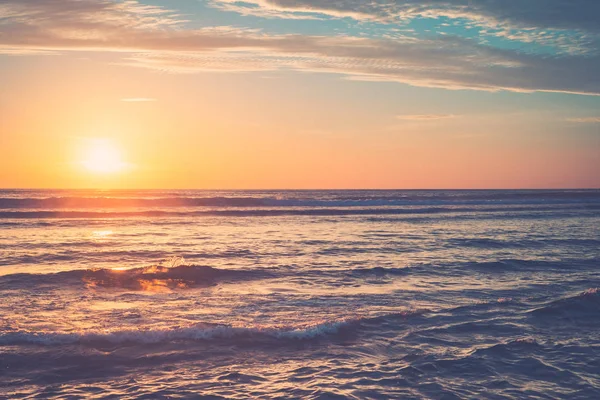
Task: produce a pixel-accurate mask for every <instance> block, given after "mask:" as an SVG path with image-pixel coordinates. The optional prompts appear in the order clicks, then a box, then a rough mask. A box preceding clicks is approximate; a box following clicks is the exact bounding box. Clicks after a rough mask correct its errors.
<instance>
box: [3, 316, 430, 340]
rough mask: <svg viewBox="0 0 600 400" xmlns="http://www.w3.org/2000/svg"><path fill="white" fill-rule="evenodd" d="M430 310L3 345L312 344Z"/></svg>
mask: <svg viewBox="0 0 600 400" xmlns="http://www.w3.org/2000/svg"><path fill="white" fill-rule="evenodd" d="M425 312H427V310H417V311H405V312H400V313H394V314H387V315H382V316H375V317H355V318H346V319H340V320H336V321H325V322H319V323H312V324H306V325H300V326H254V327H243V326H241V327H236V326H230V325H219V324H198V325H194V326H189V327H176V328H164V329H123V330H115V331H110V330H108V331H99V330H90V331H83V332H34V331H24V330H16V331H12V332H11V331H9V332H3V333H1V334H0V345H16V344H35V345H44V346H52V345H70V344H71V345H72V344H78V345H89V346H102V345H136V344H157V343H170V342H181V341H211V340H221V341H227V340H231V339H235V343H248V342H250V343H261V342H265V341H266V342H272V341H273V340H276V341H283V342H286V341H310V340H315V339H319V338H327V337H331V336H335V335H344V334H347V335H351V334H353V333H356V332H357V331H358V330H359V329H361V327H365V326H367V325H373V324H380V323H384V322H386V321H397V320H398V319H407V318H410V317H413V316H420V315H422V314H423V313H425Z"/></svg>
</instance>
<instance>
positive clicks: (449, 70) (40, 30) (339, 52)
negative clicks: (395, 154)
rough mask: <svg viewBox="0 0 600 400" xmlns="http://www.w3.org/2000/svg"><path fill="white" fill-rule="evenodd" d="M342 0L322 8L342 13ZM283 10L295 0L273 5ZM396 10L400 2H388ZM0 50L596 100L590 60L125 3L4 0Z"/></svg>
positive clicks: (598, 84) (596, 65)
mask: <svg viewBox="0 0 600 400" xmlns="http://www.w3.org/2000/svg"><path fill="white" fill-rule="evenodd" d="M349 1H350V0H340V1H338V2H327V4H330V5H329V6H328V7H333V6H332V5H331V4H334V3H335V5H336V7H337V6H338V5H339V4H346V6H347V7H350V6H351V5H352V4H351V3H352V2H349ZM532 1H533V0H532ZM552 1H554V0H552ZM488 2H490V3H494V2H493V1H491V0H489V1H488ZM284 3H285V4H288V3H289V4H292V3H293V4H302V3H304V1H301V0H297V1H296V0H294V1H293V2H292V1H287V2H283V1H279V2H278V4H284ZM338 3H339V4H338ZM354 3H360V4H361V5H364V4H371V3H373V4H387V3H388V2H385V3H384V2H382V1H375V2H359V1H358V0H354ZM400 3H402V4H404V3H405V2H392V3H391V4H392V5H394V4H400ZM408 3H410V2H407V4H408ZM425 3H426V5H427V4H431V3H433V2H432V1H428V2H425ZM436 3H440V4H441V3H444V2H443V1H441V0H440V1H438V2H436ZM261 4H266V5H268V4H275V2H273V1H269V2H261ZM511 4H512V3H511ZM314 5H315V7H316V5H318V2H314ZM365 7H366V6H365ZM528 7H529V6H526V7H525V8H528ZM348 9H349V10H350V9H351V8H348ZM358 9H361V8H360V7H358ZM363 9H364V7H363ZM363 11H364V10H363ZM422 12H425V11H422ZM0 49H4V50H5V51H16V52H27V51H31V52H39V51H63V52H64V51H77V50H85V51H110V52H122V53H125V55H124V58H123V60H122V61H121V63H122V64H126V65H129V66H135V67H144V68H150V69H156V70H162V71H169V72H190V73H192V72H200V71H220V72H228V73H231V72H248V71H272V70H294V71H303V72H321V73H332V74H340V75H343V76H345V77H347V78H349V79H359V80H378V81H393V82H402V83H406V84H410V85H415V86H425V87H437V88H447V89H476V90H488V91H496V90H510V91H518V92H532V91H551V92H569V93H582V94H595V95H598V94H600V76H599V75H598V74H597V73H596V71H598V70H600V56H599V55H586V56H583V55H577V54H567V55H562V56H552V57H551V56H543V55H539V54H531V53H525V52H520V51H516V50H508V49H499V48H494V47H491V46H486V45H482V44H480V43H476V42H474V41H472V40H468V39H464V38H459V37H453V36H443V37H436V38H407V37H396V38H383V37H382V38H378V39H375V38H364V37H352V36H314V35H312V36H311V35H292V34H288V35H274V34H265V33H263V32H261V31H259V30H252V29H239V28H231V27H212V28H203V29H186V28H185V26H184V25H183V20H182V19H181V16H179V15H178V14H177V13H174V12H172V11H170V10H166V9H164V8H161V7H155V6H146V5H142V4H140V3H138V2H136V1H133V0H130V1H125V2H112V1H109V0H97V1H93V2H92V1H80V0H45V1H42V0H19V1H17V0H5V1H4V2H3V3H2V5H1V6H0Z"/></svg>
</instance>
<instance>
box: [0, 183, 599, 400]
mask: <svg viewBox="0 0 600 400" xmlns="http://www.w3.org/2000/svg"><path fill="white" fill-rule="evenodd" d="M598 288H600V191H597V190H546V191H527V190H511V191H502V190H498V191H191V190H190V191H185V190H183V191H175V190H162V191H159V190H155V191H134V190H131V191H92V190H87V191H83V190H81V191H64V190H62V191H61V190H2V191H0V397H3V398H83V397H85V398H97V399H103V398H115V399H117V398H119V399H120V398H148V399H155V398H202V397H206V398H239V399H246V398H282V399H284V398H308V399H338V398H339V399H343V398H350V399H380V398H406V399H413V398H414V399H462V398H486V399H524V398H535V399H551V398H565V399H593V398H600V291H599V289H598Z"/></svg>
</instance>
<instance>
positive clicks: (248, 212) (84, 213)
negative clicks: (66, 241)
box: [0, 205, 600, 219]
mask: <svg viewBox="0 0 600 400" xmlns="http://www.w3.org/2000/svg"><path fill="white" fill-rule="evenodd" d="M338 207H342V206H341V205H336V206H331V205H330V206H328V207H315V208H284V207H280V208H276V207H275V208H265V207H263V208H260V207H259V208H242V207H238V208H237V209H236V208H226V209H210V210H186V211H167V210H137V211H97V210H94V211H88V210H79V211H78V210H66V209H65V210H63V211H54V210H52V211H50V210H37V211H1V212H0V219H51V218H65V219H68V218H71V219H73V218H132V217H138V218H167V217H171V218H178V217H179V218H184V217H203V216H224V217H277V216H325V217H326V216H350V215H423V214H424V215H433V214H445V213H454V214H456V213H518V212H526V213H529V214H533V213H539V212H545V211H552V212H553V216H555V217H559V216H563V215H562V214H560V213H559V212H563V213H567V215H570V213H572V212H573V211H578V212H581V211H585V210H596V209H600V206H598V207H596V206H593V205H587V206H573V205H568V206H564V207H563V206H545V207H521V206H517V207H515V206H500V207H498V206H494V207H489V206H478V207H454V206H450V207H439V206H436V207H410V208H361V207H349V208H338Z"/></svg>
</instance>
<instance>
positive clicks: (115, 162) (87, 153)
mask: <svg viewBox="0 0 600 400" xmlns="http://www.w3.org/2000/svg"><path fill="white" fill-rule="evenodd" d="M81 163H82V165H83V167H84V168H85V169H86V170H88V171H89V172H92V173H96V174H114V173H118V172H122V171H124V170H125V169H126V168H127V163H126V162H125V161H124V160H123V156H122V152H121V149H120V148H119V147H118V146H117V145H116V144H115V143H114V142H113V141H112V140H109V139H92V140H90V141H89V143H88V144H87V146H86V149H85V150H84V154H83V157H82V162H81Z"/></svg>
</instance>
